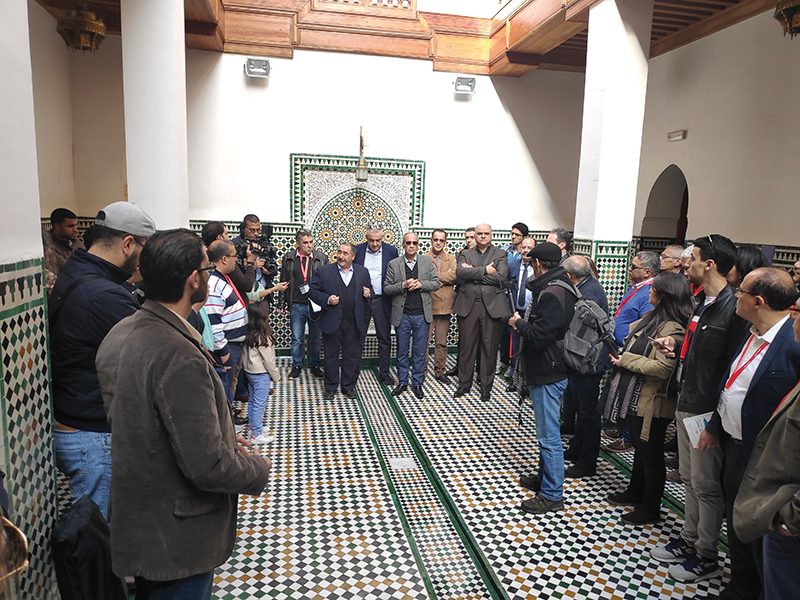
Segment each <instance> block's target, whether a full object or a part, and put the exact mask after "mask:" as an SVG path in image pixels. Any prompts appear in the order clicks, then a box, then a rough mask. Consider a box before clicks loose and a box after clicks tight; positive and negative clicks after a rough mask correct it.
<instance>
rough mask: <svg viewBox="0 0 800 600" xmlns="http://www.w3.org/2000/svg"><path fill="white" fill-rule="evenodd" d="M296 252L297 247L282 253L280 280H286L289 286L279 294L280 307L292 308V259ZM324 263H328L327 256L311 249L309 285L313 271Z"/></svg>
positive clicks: (293, 259)
mask: <svg viewBox="0 0 800 600" xmlns="http://www.w3.org/2000/svg"><path fill="white" fill-rule="evenodd" d="M297 254H298V252H297V249H294V250H289V252H287V253H286V254H284V255H283V261H282V262H281V279H280V280H281V281H288V282H289V287H287V288H286V291H285V292H283V293H282V294H281V295H280V302H279V304H278V306H280V307H281V308H288V309H289V310H292V297H293V295H294V290H293V289H292V288H293V287H294V284H293V280H294V261H295V259H296V258H297ZM326 264H328V257H327V256H325V255H324V254H323V253H322V252H320V251H319V250H312V251H311V265H310V267H309V270H310V273H309V277H308V284H309V285H311V281H312V280H313V279H314V273H316V272H317V269H318V268H320V267H321V266H322V265H326Z"/></svg>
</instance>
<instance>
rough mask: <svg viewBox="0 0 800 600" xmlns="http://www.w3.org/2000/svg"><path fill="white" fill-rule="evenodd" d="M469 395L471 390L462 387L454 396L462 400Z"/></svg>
mask: <svg viewBox="0 0 800 600" xmlns="http://www.w3.org/2000/svg"><path fill="white" fill-rule="evenodd" d="M467 394H469V388H462V387H460V388H458V389H457V390H456V393H455V394H453V398H461V396H466V395H467Z"/></svg>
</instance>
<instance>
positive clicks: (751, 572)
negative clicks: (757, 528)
mask: <svg viewBox="0 0 800 600" xmlns="http://www.w3.org/2000/svg"><path fill="white" fill-rule="evenodd" d="M736 297H737V302H736V313H737V314H738V315H739V316H740V317H742V318H743V319H744V320H745V321H749V322H750V323H752V324H753V325H752V327H751V328H750V335H749V336H747V338H746V339H744V340H742V343H741V345H740V347H739V352H738V353H737V354H736V356H735V357H734V359H733V361H732V362H731V364H730V366H729V367H728V370H727V372H726V373H725V375H724V376H723V378H722V382H721V383H722V385H721V388H720V395H719V401H718V403H717V409H716V410H715V411H714V414H713V415H712V416H711V420H710V421H709V422H708V424H707V425H706V428H705V431H704V432H703V433H702V434H700V440H699V441H698V444H697V447H698V448H699V449H701V450H702V449H708V448H716V447H718V446H720V445H721V446H722V449H723V451H724V455H725V458H724V460H725V467H724V470H723V473H724V475H723V478H722V484H723V486H724V489H725V518H726V519H727V521H728V523H729V524H730V523H733V502H734V500H735V499H736V495H737V493H738V492H739V487H740V486H741V484H742V477H743V476H744V470H745V469H746V468H747V463H748V462H749V460H750V455H751V454H752V452H753V447H754V446H755V442H756V437H757V436H758V434H759V432H760V431H761V430H762V429H763V428H764V426H765V425H766V424H767V421H769V419H770V417H771V416H772V414H773V413H774V412H775V409H776V408H777V407H778V404H780V402H781V400H783V398H785V397H786V394H788V393H789V392H790V391H791V390H792V388H793V387H794V386H795V384H796V383H797V380H798V378H800V344H798V343H797V342H795V340H794V331H793V330H792V325H793V324H794V322H793V321H792V320H791V319H790V318H789V309H790V308H792V304H794V302H795V300H796V299H797V290H796V289H795V287H794V282H793V281H792V278H791V276H790V275H789V273H787V272H786V271H784V270H783V269H774V268H761V269H756V270H754V271H751V272H750V273H748V274H747V275H746V276H745V278H744V280H742V283H741V284H740V286H739V289H738V290H737V291H736ZM728 549H729V551H730V556H731V579H730V581H728V585H727V587H726V588H725V590H724V591H723V592H722V594H721V595H720V596H719V597H720V598H741V599H745V598H753V599H757V598H758V597H759V595H760V594H761V587H762V586H761V579H760V577H759V568H758V566H757V563H760V557H761V552H760V550H761V548H757V547H756V546H755V545H754V544H752V543H749V544H748V543H744V542H742V541H741V540H740V539H739V537H738V536H737V535H736V531H735V529H734V528H733V527H730V526H729V527H728ZM759 566H760V565H759Z"/></svg>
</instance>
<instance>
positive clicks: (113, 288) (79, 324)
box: [50, 249, 139, 433]
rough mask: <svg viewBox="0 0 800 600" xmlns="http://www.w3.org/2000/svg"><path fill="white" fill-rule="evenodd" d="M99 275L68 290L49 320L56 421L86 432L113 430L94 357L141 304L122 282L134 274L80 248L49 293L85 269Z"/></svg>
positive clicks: (58, 293)
mask: <svg viewBox="0 0 800 600" xmlns="http://www.w3.org/2000/svg"><path fill="white" fill-rule="evenodd" d="M90 273H91V274H95V275H98V276H99V277H97V278H96V279H90V280H88V281H86V282H84V283H83V284H81V285H80V286H78V287H77V288H75V290H74V291H73V292H72V293H71V294H70V296H69V297H68V298H67V299H66V301H65V302H64V303H63V305H62V306H61V310H60V311H59V313H58V316H57V318H56V320H55V322H53V321H52V320H51V322H50V362H51V366H52V369H53V404H54V407H55V418H56V421H58V422H59V423H62V424H64V425H67V426H69V427H74V428H76V429H80V430H82V431H95V432H106V433H108V432H110V431H111V428H110V426H109V424H108V421H107V420H106V413H105V411H104V410H103V397H102V396H101V395H100V384H99V383H98V382H97V369H96V367H95V362H94V361H95V356H96V355H97V349H98V348H99V347H100V342H102V341H103V339H104V338H105V337H106V334H107V333H108V332H109V331H110V330H111V328H112V327H114V325H116V324H117V323H119V322H120V321H121V320H122V319H124V318H125V317H128V316H130V315H132V314H134V313H135V312H136V311H137V310H138V309H139V303H138V302H136V300H134V298H133V296H132V295H131V294H130V293H129V292H128V291H127V290H126V289H125V288H124V287H122V283H123V282H124V281H125V280H127V279H128V278H129V277H130V275H129V274H128V273H126V272H125V271H123V270H122V269H120V268H119V267H117V266H115V265H113V264H111V263H110V262H108V261H106V260H103V259H102V258H98V257H97V256H94V255H93V254H89V253H88V252H86V250H83V249H78V250H75V252H73V253H72V256H70V257H69V260H68V261H67V263H66V264H65V265H64V268H63V269H62V270H61V273H60V274H59V276H58V279H57V280H56V284H55V286H54V287H53V292H52V295H51V297H52V298H57V297H60V296H61V294H63V293H64V292H65V291H66V289H67V288H68V287H69V285H70V284H71V283H72V282H73V281H74V280H75V279H78V278H79V277H83V276H84V275H87V274H90Z"/></svg>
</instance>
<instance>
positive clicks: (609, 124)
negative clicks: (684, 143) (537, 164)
mask: <svg viewBox="0 0 800 600" xmlns="http://www.w3.org/2000/svg"><path fill="white" fill-rule="evenodd" d="M652 19H653V0H600V1H599V2H597V3H596V4H594V5H592V7H591V8H590V10H589V39H588V44H587V51H586V89H585V92H584V101H583V130H582V133H581V156H580V170H579V172H578V197H577V202H576V208H575V237H576V238H581V239H590V240H614V241H627V242H630V240H631V238H632V235H633V217H634V210H635V207H636V186H637V181H638V176H639V159H640V154H641V147H642V126H643V123H644V106H645V96H646V91H647V68H648V59H649V57H650V28H651V24H652Z"/></svg>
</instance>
